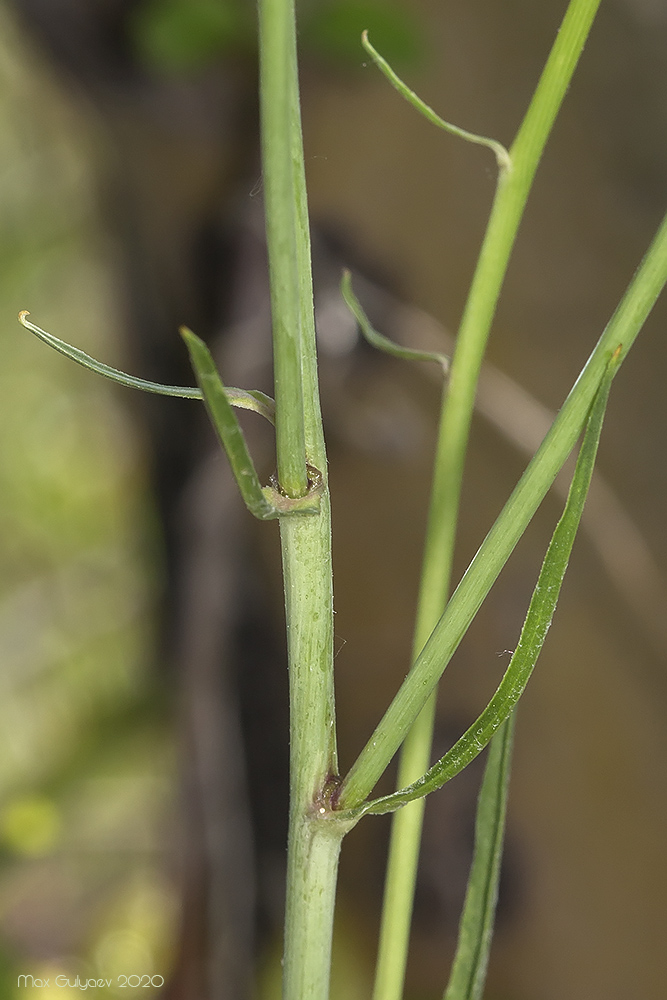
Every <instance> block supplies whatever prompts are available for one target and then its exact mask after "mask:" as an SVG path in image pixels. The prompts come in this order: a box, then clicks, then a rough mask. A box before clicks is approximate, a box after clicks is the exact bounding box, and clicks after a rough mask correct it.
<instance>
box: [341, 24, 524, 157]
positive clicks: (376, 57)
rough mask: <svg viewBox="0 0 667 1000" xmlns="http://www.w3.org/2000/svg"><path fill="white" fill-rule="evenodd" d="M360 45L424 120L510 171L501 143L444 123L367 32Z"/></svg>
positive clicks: (363, 35)
mask: <svg viewBox="0 0 667 1000" xmlns="http://www.w3.org/2000/svg"><path fill="white" fill-rule="evenodd" d="M361 44H362V45H363V47H364V48H365V49H366V52H368V54H369V56H370V57H371V59H372V60H373V62H374V63H375V65H376V66H377V67H378V69H379V70H381V72H382V73H384V75H385V76H386V77H387V79H388V80H389V82H390V83H391V85H392V87H395V88H396V90H397V91H398V92H399V94H401V95H402V96H403V97H404V98H405V99H406V101H409V103H410V104H411V105H412V107H413V108H416V110H417V111H418V112H419V113H420V114H421V115H423V116H424V118H426V119H427V120H428V121H430V122H431V123H432V124H433V125H437V126H438V128H441V129H444V130H445V132H449V133H451V135H456V136H458V137H459V138H460V139H465V140H466V142H474V143H477V144H478V145H480V146H487V147H488V148H489V149H490V150H492V151H493V154H494V156H495V157H496V161H497V163H498V169H499V170H500V171H501V172H502V171H506V170H510V169H511V166H512V160H511V157H510V154H509V153H508V151H507V150H506V149H505V147H504V146H503V144H502V143H500V142H497V140H496V139H487V138H486V136H483V135H476V134H475V133H474V132H468V131H467V129H464V128H459V126H458V125H452V124H451V122H447V121H445V119H444V118H441V117H440V115H438V114H436V113H435V111H434V110H433V108H431V107H429V106H428V104H426V102H425V101H422V99H421V97H418V96H417V95H416V94H415V92H414V90H410V88H409V87H408V86H407V85H406V84H405V83H403V81H402V80H401V78H400V77H399V76H397V75H396V73H395V72H394V70H393V69H392V68H391V66H390V65H389V63H388V62H387V61H386V59H384V58H383V57H382V56H381V55H380V53H379V52H377V51H376V49H374V48H373V46H372V45H371V43H370V42H369V40H368V32H367V31H364V32H363V33H362V36H361Z"/></svg>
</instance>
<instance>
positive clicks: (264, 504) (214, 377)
mask: <svg viewBox="0 0 667 1000" xmlns="http://www.w3.org/2000/svg"><path fill="white" fill-rule="evenodd" d="M180 332H181V336H182V337H183V340H184V341H185V344H186V347H187V349H188V352H189V354H190V360H191V362H192V367H193V368H194V372H195V375H196V376H197V381H198V383H199V386H200V389H201V391H202V395H203V398H204V403H205V404H206V409H207V410H208V414H209V416H210V418H211V422H212V424H213V426H214V427H215V430H216V432H217V434H218V437H219V439H220V443H221V444H222V446H223V448H224V449H225V452H226V453H227V458H228V459H229V464H230V465H231V467H232V472H233V473H234V478H235V479H236V483H237V485H238V488H239V490H240V491H241V496H242V497H243V500H244V502H245V505H246V507H247V508H248V510H249V511H250V513H251V514H254V515H255V517H258V518H259V519H260V520H262V521H265V520H268V519H270V518H274V517H276V516H277V513H278V512H277V510H276V508H275V507H274V506H273V504H272V503H270V502H269V501H268V500H267V498H266V496H265V495H264V492H263V490H262V486H261V484H260V481H259V477H258V475H257V470H256V469H255V465H254V463H253V460H252V458H251V457H250V452H249V451H248V446H247V444H246V441H245V438H244V436H243V431H242V430H241V427H240V425H239V422H238V420H237V418H236V414H235V413H234V411H233V409H232V407H231V404H230V401H229V399H228V398H227V394H226V392H225V387H224V385H223V384H222V380H221V378H220V376H219V374H218V370H217V368H216V367H215V362H214V360H213V358H212V356H211V352H210V351H209V349H208V347H207V346H206V344H205V343H204V341H203V340H201V339H200V338H199V337H197V336H196V335H195V334H194V333H193V332H192V330H188V329H187V327H184V326H182V327H181V331H180Z"/></svg>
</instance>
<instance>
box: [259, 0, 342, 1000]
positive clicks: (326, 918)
mask: <svg viewBox="0 0 667 1000" xmlns="http://www.w3.org/2000/svg"><path fill="white" fill-rule="evenodd" d="M259 23H260V67H261V74H260V88H261V113H262V164H263V175H264V189H265V200H266V214H267V242H268V249H269V261H270V278H271V308H272V316H273V330H274V357H275V362H274V364H275V382H276V390H275V394H276V437H277V449H278V475H279V480H280V484H281V486H282V488H283V490H284V491H285V492H286V493H288V494H290V495H292V496H301V495H303V494H304V493H305V492H306V489H307V487H308V476H307V465H306V463H309V464H310V465H312V466H314V467H315V468H316V469H317V472H318V474H319V475H320V477H321V481H322V492H321V496H320V505H319V511H318V513H316V514H310V515H305V514H304V515H292V516H289V517H281V518H280V538H281V547H282V559H283V581H284V587H285V612H286V622H287V646H288V659H289V688H290V812H289V834H288V852H287V853H288V857H287V898H286V912H285V940H284V957H283V997H284V1000H326V997H327V996H328V992H329V975H330V961H331V939H332V933H333V911H334V901H335V889H336V876H337V867H338V855H339V851H340V842H341V839H342V837H343V835H344V833H345V832H346V830H347V829H349V825H350V824H347V825H345V824H344V823H343V822H341V821H340V820H338V819H336V818H333V817H332V816H331V809H330V805H329V793H330V791H331V789H332V788H333V787H334V781H333V779H334V778H336V776H337V769H338V763H337V753H336V731H335V710H334V688H333V581H332V568H331V512H330V501H329V492H328V482H327V467H326V453H325V448H324V436H323V432H322V421H321V415H320V403H319V389H318V380H317V355H316V344H315V320H314V313H313V295H312V278H311V265H310V238H309V231H308V208H307V199H306V185H305V171H304V164H303V147H302V139H301V123H300V108H299V94H298V77H297V60H296V30H295V23H294V5H293V2H292V0H260V3H259Z"/></svg>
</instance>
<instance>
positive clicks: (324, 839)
mask: <svg viewBox="0 0 667 1000" xmlns="http://www.w3.org/2000/svg"><path fill="white" fill-rule="evenodd" d="M348 829H349V826H343V825H341V824H340V823H338V822H337V821H335V820H327V819H317V818H316V816H313V815H310V816H304V815H301V816H296V815H294V816H293V817H292V822H291V824H290V840H289V851H288V856H287V886H288V889H287V907H286V912H285V956H284V962H283V997H284V998H285V1000H326V997H328V995H329V979H330V972H331V940H332V936H333V917H334V905H335V900H336V879H337V876H338V857H339V855H340V846H341V842H342V839H343V836H344V834H345V833H346V832H347V830H348Z"/></svg>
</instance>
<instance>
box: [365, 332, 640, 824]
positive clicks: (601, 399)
mask: <svg viewBox="0 0 667 1000" xmlns="http://www.w3.org/2000/svg"><path fill="white" fill-rule="evenodd" d="M620 357H621V355H620V348H619V349H618V350H617V351H615V352H614V354H613V356H612V358H611V359H610V361H609V362H608V364H607V367H606V369H605V372H604V375H603V377H602V381H601V383H600V386H599V388H598V391H597V393H596V395H595V397H594V400H593V404H592V406H591V411H590V415H589V418H588V422H587V425H586V431H585V434H584V438H583V441H582V444H581V448H580V449H579V456H578V458H577V464H576V468H575V471H574V476H573V477H572V483H571V486H570V491H569V493H568V498H567V502H566V504H565V509H564V510H563V514H562V517H561V519H560V521H559V522H558V524H557V525H556V530H555V531H554V533H553V536H552V538H551V542H550V543H549V547H548V549H547V553H546V556H545V557H544V562H543V563H542V569H541V571H540V575H539V578H538V580H537V584H536V586H535V590H534V591H533V596H532V598H531V601H530V606H529V608H528V613H527V615H526V620H525V621H524V624H523V628H522V630H521V636H520V638H519V644H518V646H517V648H516V649H515V651H514V654H513V656H512V659H511V660H510V663H509V666H508V667H507V670H506V671H505V674H504V676H503V679H502V680H501V682H500V684H499V686H498V689H497V690H496V692H495V694H494V695H493V697H492V698H491V700H490V702H489V703H488V705H487V706H486V708H485V709H484V711H483V712H482V713H481V715H480V716H479V717H478V718H477V720H476V721H475V722H474V723H473V725H472V726H470V728H469V729H468V730H466V732H465V733H464V734H463V736H461V738H460V739H459V740H457V742H456V743H455V744H454V746H453V747H452V748H451V750H449V751H448V752H447V753H446V754H445V755H444V757H442V758H441V759H440V760H439V761H438V762H437V763H436V764H434V765H433V767H432V768H431V769H430V770H429V771H427V772H426V774H424V775H423V776H422V777H421V778H419V779H418V780H417V781H415V782H414V783H413V784H411V785H408V786H407V787H406V788H402V789H399V791H397V792H393V793H392V794H391V795H385V796H382V797H381V798H378V799H372V800H371V801H369V802H366V803H364V804H363V805H361V806H359V807H358V808H357V809H352V810H350V813H351V814H352V815H355V816H361V815H363V814H364V813H375V814H380V813H386V812H393V811H394V810H395V809H399V808H400V807H401V806H403V805H405V804H406V803H407V802H412V801H413V800H414V799H418V798H421V796H422V795H428V793H429V792H434V791H436V789H438V788H440V787H441V786H442V785H444V784H445V782H446V781H449V780H450V778H453V777H454V775H456V774H458V773H459V771H462V770H463V768H464V767H466V766H467V765H468V764H469V763H470V761H472V760H474V758H475V757H476V756H477V755H478V754H479V753H480V752H481V751H482V750H483V749H484V747H485V746H486V745H487V743H488V742H489V740H490V739H491V737H492V736H493V734H494V733H495V731H496V730H497V729H498V728H499V726H501V725H502V723H503V722H504V721H505V719H507V718H508V716H509V715H510V713H511V711H512V709H513V708H514V706H515V705H516V703H517V701H518V700H519V698H520V697H521V695H522V693H523V691H524V689H525V687H526V684H527V683H528V680H529V678H530V675H531V673H532V672H533V668H534V666H535V663H536V661H537V657H538V656H539V654H540V650H541V649H542V646H543V645H544V640H545V638H546V635H547V632H548V630H549V627H550V625H551V621H552V619H553V616H554V611H555V610H556V603H557V601H558V595H559V593H560V588H561V584H562V582H563V577H564V576H565V570H566V569H567V564H568V561H569V558H570V553H571V551H572V545H573V544H574V539H575V536H576V533H577V529H578V527H579V522H580V520H581V514H582V512H583V509H584V503H585V500H586V495H587V493H588V488H589V486H590V482H591V476H592V475H593V467H594V465H595V457H596V455H597V449H598V443H599V440H600V433H601V431H602V422H603V420H604V413H605V409H606V406H607V400H608V399H609V389H610V387H611V382H612V379H613V377H614V375H615V374H616V371H617V369H618V366H619V364H620Z"/></svg>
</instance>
